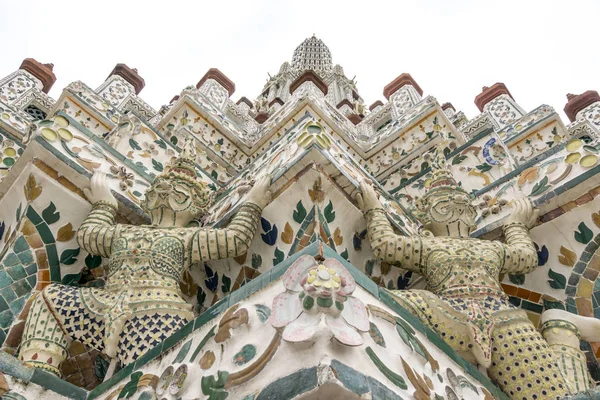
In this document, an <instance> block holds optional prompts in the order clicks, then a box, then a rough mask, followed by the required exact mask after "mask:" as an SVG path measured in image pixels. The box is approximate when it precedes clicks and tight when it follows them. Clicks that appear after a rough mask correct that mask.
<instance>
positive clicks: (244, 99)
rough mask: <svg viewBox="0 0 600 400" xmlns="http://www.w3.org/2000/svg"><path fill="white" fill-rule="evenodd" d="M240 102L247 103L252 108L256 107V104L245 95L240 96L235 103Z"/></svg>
mask: <svg viewBox="0 0 600 400" xmlns="http://www.w3.org/2000/svg"><path fill="white" fill-rule="evenodd" d="M240 103H246V104H248V107H250V108H252V107H254V104H252V102H251V101H250V100H248V98H247V97H245V96H242V97H240V99H239V100H238V101H237V103H235V104H237V105H239V104H240Z"/></svg>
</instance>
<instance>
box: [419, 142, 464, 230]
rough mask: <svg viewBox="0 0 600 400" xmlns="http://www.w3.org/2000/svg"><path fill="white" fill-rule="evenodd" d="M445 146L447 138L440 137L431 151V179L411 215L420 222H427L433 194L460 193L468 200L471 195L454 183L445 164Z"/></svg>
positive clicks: (450, 171)
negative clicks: (443, 192)
mask: <svg viewBox="0 0 600 400" xmlns="http://www.w3.org/2000/svg"><path fill="white" fill-rule="evenodd" d="M440 134H441V133H440ZM447 145H448V138H446V137H444V136H442V141H441V142H440V143H438V144H437V145H436V147H435V148H434V150H433V159H432V161H431V178H429V180H430V183H429V185H428V186H427V187H426V189H425V194H424V195H423V197H420V198H417V199H416V200H415V203H414V204H415V206H414V209H413V213H414V214H415V216H416V217H417V219H419V220H420V221H422V222H425V221H426V220H427V213H428V211H429V207H430V206H431V204H430V203H431V201H430V198H431V197H433V196H434V195H435V194H437V193H439V192H442V191H445V192H455V191H458V192H462V193H463V194H464V195H466V196H467V197H468V198H470V197H471V195H470V194H469V193H468V192H467V191H466V190H465V189H463V188H462V186H460V185H459V184H458V183H457V182H456V179H454V175H453V173H452V169H451V168H450V165H448V163H447V162H446V156H445V154H444V149H445V148H446V147H447Z"/></svg>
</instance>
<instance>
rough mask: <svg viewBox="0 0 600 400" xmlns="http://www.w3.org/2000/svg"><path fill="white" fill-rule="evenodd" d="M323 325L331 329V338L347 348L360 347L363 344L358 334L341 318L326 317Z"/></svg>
mask: <svg viewBox="0 0 600 400" xmlns="http://www.w3.org/2000/svg"><path fill="white" fill-rule="evenodd" d="M325 323H326V324H327V326H328V327H329V329H331V332H332V333H333V336H335V338H336V339H337V340H339V341H340V342H342V343H343V344H345V345H348V346H360V345H361V344H363V340H362V337H361V336H360V334H359V333H358V332H356V330H355V329H354V328H352V327H351V326H350V325H348V324H347V323H346V322H345V321H344V320H343V319H342V318H339V317H338V318H336V317H334V316H331V315H326V316H325Z"/></svg>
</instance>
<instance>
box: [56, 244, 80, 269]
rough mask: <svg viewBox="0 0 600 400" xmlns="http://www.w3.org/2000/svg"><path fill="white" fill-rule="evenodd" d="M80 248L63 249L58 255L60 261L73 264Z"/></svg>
mask: <svg viewBox="0 0 600 400" xmlns="http://www.w3.org/2000/svg"><path fill="white" fill-rule="evenodd" d="M80 251H81V249H80V248H79V247H78V248H76V249H65V250H64V251H63V252H62V254H61V255H60V263H61V264H65V265H73V264H75V262H76V261H77V258H75V257H77V256H78V255H79V252H80Z"/></svg>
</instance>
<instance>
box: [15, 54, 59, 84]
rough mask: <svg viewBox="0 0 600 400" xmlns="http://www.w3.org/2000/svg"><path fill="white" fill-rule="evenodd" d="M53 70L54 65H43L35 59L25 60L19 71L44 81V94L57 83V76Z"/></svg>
mask: <svg viewBox="0 0 600 400" xmlns="http://www.w3.org/2000/svg"><path fill="white" fill-rule="evenodd" d="M53 68H54V64H42V63H40V62H38V61H36V60H34V59H33V58H26V59H24V60H23V62H22V63H21V66H20V67H19V69H23V70H25V71H27V72H29V73H30V74H31V75H33V76H35V77H36V78H38V79H39V80H40V81H42V85H43V88H42V92H44V93H48V92H49V91H50V88H51V87H52V85H54V82H56V75H54V72H52V69H53Z"/></svg>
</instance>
